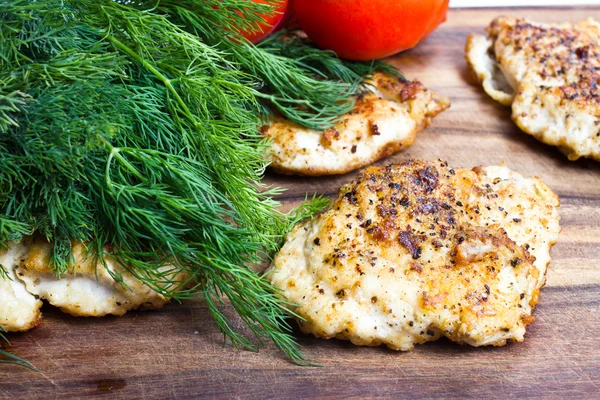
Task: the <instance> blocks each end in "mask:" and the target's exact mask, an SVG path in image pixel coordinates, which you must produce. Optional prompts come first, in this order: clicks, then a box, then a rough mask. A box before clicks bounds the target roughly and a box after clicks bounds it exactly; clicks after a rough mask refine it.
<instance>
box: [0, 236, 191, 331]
mask: <svg viewBox="0 0 600 400" xmlns="http://www.w3.org/2000/svg"><path fill="white" fill-rule="evenodd" d="M51 249H52V244H51V243H48V242H47V241H45V240H43V239H42V238H40V237H36V238H31V237H28V238H26V239H24V240H23V241H22V242H21V243H12V242H10V243H9V247H8V249H6V250H2V251H3V252H4V253H2V254H0V264H2V265H3V266H4V267H5V269H6V270H7V272H8V277H9V278H10V279H2V278H0V326H2V327H3V328H5V329H6V330H8V331H20V330H28V329H31V328H33V327H35V326H36V325H37V324H38V322H39V321H41V313H40V308H41V305H42V302H41V301H40V299H41V300H46V301H47V302H48V303H50V304H51V305H53V306H56V307H59V308H60V309H61V310H62V311H63V312H66V313H69V314H71V315H74V316H81V317H101V316H105V315H119V316H120V315H123V314H125V313H126V312H127V311H129V310H134V309H139V308H141V309H152V308H159V307H162V306H163V305H164V304H166V303H167V301H168V298H165V297H164V296H163V295H161V294H159V293H157V292H156V291H154V290H153V289H152V288H150V287H149V286H147V285H145V284H144V283H142V282H141V281H140V280H139V279H137V278H136V277H135V276H133V275H132V274H131V273H130V272H128V271H127V270H126V269H125V268H123V266H121V265H120V264H119V263H118V262H116V260H115V259H114V258H112V257H105V258H104V259H103V260H100V259H98V258H97V257H93V255H92V254H91V253H88V251H87V249H86V247H85V246H84V245H83V244H82V243H75V244H73V249H72V250H73V256H74V263H73V265H72V267H71V268H70V269H69V271H68V273H67V274H65V275H63V276H61V277H57V276H56V275H55V274H54V272H53V270H52V267H51V262H50V254H51ZM164 274H165V279H166V280H168V279H169V277H171V280H172V282H173V285H179V284H180V283H181V282H183V280H184V279H185V277H184V276H183V274H176V273H175V272H173V271H171V270H170V269H169V267H168V266H165V267H164Z"/></svg>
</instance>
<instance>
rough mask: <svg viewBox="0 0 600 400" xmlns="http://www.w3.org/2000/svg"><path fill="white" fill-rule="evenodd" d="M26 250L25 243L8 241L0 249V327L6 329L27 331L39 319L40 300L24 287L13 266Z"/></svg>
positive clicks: (18, 261)
mask: <svg viewBox="0 0 600 400" xmlns="http://www.w3.org/2000/svg"><path fill="white" fill-rule="evenodd" d="M26 252H27V247H26V243H23V242H22V243H14V242H8V243H7V247H6V248H3V249H0V266H1V267H0V268H2V269H3V271H4V272H5V273H3V274H0V327H2V328H3V329H4V330H7V331H13V332H14V331H27V330H29V329H31V328H34V327H35V326H37V325H38V324H39V322H40V321H41V317H42V314H41V312H40V308H42V302H41V301H40V300H38V299H37V298H36V297H35V296H34V295H32V294H31V293H29V292H28V291H27V290H26V289H25V285H24V284H23V282H21V281H20V280H19V279H17V277H16V275H15V268H16V266H17V265H18V264H19V263H20V262H21V259H22V257H24V256H25V254H26Z"/></svg>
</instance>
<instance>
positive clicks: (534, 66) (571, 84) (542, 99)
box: [466, 17, 600, 160]
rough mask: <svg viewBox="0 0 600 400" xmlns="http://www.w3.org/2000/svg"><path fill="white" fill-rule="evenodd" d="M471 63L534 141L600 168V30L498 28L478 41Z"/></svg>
mask: <svg viewBox="0 0 600 400" xmlns="http://www.w3.org/2000/svg"><path fill="white" fill-rule="evenodd" d="M466 59H467V63H468V65H469V66H470V68H471V69H472V70H473V72H474V73H475V74H476V75H477V77H478V79H479V80H480V81H481V83H482V85H483V88H484V90H485V91H486V92H487V93H488V94H489V95H490V96H491V97H492V98H493V99H495V100H497V101H499V102H500V103H502V104H504V105H510V106H511V107H512V119H513V120H514V121H515V123H516V124H517V125H518V126H519V127H520V128H521V129H522V130H523V131H524V132H526V133H528V134H530V135H533V136H534V137H535V138H536V139H538V140H540V141H542V142H544V143H546V144H550V145H553V146H558V147H559V148H560V150H561V151H562V152H564V153H565V154H566V155H567V156H568V158H569V159H570V160H577V159H578V158H580V157H588V158H592V159H596V160H600V89H599V88H598V81H599V80H600V24H599V23H598V22H597V21H595V20H593V19H591V18H589V19H587V20H585V21H582V22H579V23H565V24H555V25H551V24H541V23H536V22H531V21H527V20H525V19H521V18H509V17H501V18H497V19H495V20H494V21H492V23H491V25H490V27H489V28H488V29H487V36H484V35H479V34H471V35H470V36H469V37H468V39H467V45H466Z"/></svg>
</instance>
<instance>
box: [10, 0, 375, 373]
mask: <svg viewBox="0 0 600 400" xmlns="http://www.w3.org/2000/svg"><path fill="white" fill-rule="evenodd" d="M269 12H272V8H271V7H270V5H269V4H268V3H267V4H256V3H253V2H247V1H243V0H222V1H216V0H206V1H192V0H185V1H174V0H173V1H152V2H148V1H130V0H119V1H111V0H38V1H30V0H13V1H10V2H0V245H1V246H6V245H7V243H8V242H9V241H19V240H20V239H21V238H22V237H23V236H25V235H30V234H32V233H35V232H37V233H39V234H42V235H44V236H45V237H46V238H47V239H48V240H49V241H52V242H53V251H52V256H51V265H52V267H53V269H54V272H55V273H56V275H57V276H58V277H60V276H62V275H64V274H65V273H67V272H68V271H69V269H70V268H71V266H72V263H73V255H72V253H71V244H72V242H73V241H82V242H84V243H86V245H87V247H88V250H89V254H90V255H89V256H90V257H95V258H97V259H98V260H100V261H101V260H102V259H103V256H104V252H105V248H107V247H105V245H109V248H112V249H114V252H115V253H116V254H115V256H116V259H118V260H120V261H121V262H122V265H123V267H124V268H126V269H127V270H128V271H129V272H130V273H131V274H133V275H134V276H135V277H137V278H138V279H140V280H141V281H142V282H144V283H145V284H147V285H148V286H149V287H151V288H152V289H154V290H156V291H157V292H159V293H161V294H163V295H165V296H167V297H172V298H174V299H175V300H183V299H203V300H204V301H205V303H206V305H207V307H208V310H209V311H210V313H211V315H212V316H213V318H214V320H215V321H216V323H217V325H218V327H219V328H220V329H221V331H222V332H223V333H224V335H225V338H226V339H229V340H230V341H231V342H232V344H233V345H234V346H236V347H241V348H247V349H251V350H257V349H258V347H259V346H260V344H261V343H262V341H263V340H264V339H270V340H272V341H273V342H274V343H275V345H276V346H277V347H278V348H280V349H281V350H282V351H283V352H284V353H285V354H287V355H288V356H289V357H290V358H291V359H292V360H293V361H294V362H297V363H305V362H306V360H305V359H304V356H303V355H302V353H301V352H300V350H299V348H298V346H297V344H296V342H295V339H294V338H293V336H291V334H290V331H291V327H290V325H289V315H288V313H287V307H286V306H287V304H286V303H285V302H283V301H282V300H281V299H280V298H279V297H278V296H277V293H276V292H275V290H274V289H273V287H272V286H271V285H270V284H269V283H268V282H267V281H265V280H264V279H263V278H262V277H261V276H260V275H259V274H257V273H256V272H254V271H253V270H252V269H251V268H250V266H251V265H256V264H259V263H262V262H264V261H265V260H266V259H268V257H269V256H270V255H271V254H272V253H273V252H274V251H276V250H277V249H278V247H279V246H280V244H281V241H282V239H283V237H284V235H285V233H286V232H287V231H288V230H289V229H290V228H291V224H293V223H295V222H296V221H298V220H300V219H302V218H306V217H309V216H310V215H312V214H314V213H315V212H316V211H318V210H319V209H320V208H321V207H322V206H323V205H324V202H325V200H324V199H314V200H313V201H312V202H310V203H308V204H307V205H305V206H303V207H301V208H300V209H299V210H297V212H296V213H294V214H293V215H284V214H282V213H280V212H279V211H277V207H278V205H279V204H278V203H277V202H276V201H275V200H274V196H276V195H277V194H278V193H280V191H281V190H280V189H277V188H266V187H264V186H263V185H262V184H261V182H260V180H261V178H262V175H263V172H264V170H265V168H266V166H267V162H266V160H265V157H264V154H265V150H266V148H267V145H268V144H267V143H266V142H265V141H264V139H263V138H262V136H261V134H260V132H259V130H258V127H259V126H260V125H261V123H262V122H263V121H264V118H266V116H267V115H268V113H269V112H270V111H269V110H270V109H271V108H273V107H274V108H275V109H276V110H277V111H278V112H280V113H281V114H283V115H285V116H287V117H288V118H290V119H292V120H294V121H296V122H298V123H301V124H303V125H305V126H309V127H313V128H318V129H322V128H325V127H328V126H330V125H331V124H332V123H333V122H334V121H335V119H336V118H337V117H338V116H339V115H340V114H342V113H344V112H346V111H348V110H350V109H351V108H352V106H353V100H352V99H351V98H350V96H351V95H352V94H354V93H356V92H357V91H358V90H359V89H360V87H361V85H362V84H363V80H364V77H363V76H362V75H361V74H362V73H363V72H364V73H365V74H368V73H370V72H371V71H373V70H374V68H384V67H383V66H382V65H379V64H364V65H363V64H360V65H359V64H354V63H345V62H342V61H340V60H338V59H337V58H335V57H334V56H333V55H332V54H331V53H328V52H324V51H322V50H319V49H316V48H310V50H309V48H305V47H306V46H307V45H306V44H305V43H303V42H301V41H299V40H296V39H293V38H292V39H291V40H288V39H287V38H284V37H283V36H278V37H276V38H274V39H273V40H270V41H268V42H267V43H266V44H265V45H264V46H261V47H256V46H254V45H251V44H250V43H248V42H247V41H245V40H244V39H243V38H241V37H240V36H239V35H238V34H237V33H235V30H234V29H233V27H238V28H239V27H242V28H243V29H248V30H252V29H257V24H258V23H259V22H260V18H259V17H258V15H259V14H261V13H262V14H265V13H269ZM298 52H305V53H303V54H304V56H302V57H297V55H298ZM179 272H184V273H185V276H186V277H187V278H185V279H183V280H178V279H177V278H175V277H176V276H180V275H179V274H178V273H179ZM113 278H114V279H115V280H117V281H121V277H120V276H118V275H114V276H113ZM224 299H227V300H229V302H230V303H231V305H232V306H233V307H234V309H235V310H236V311H237V313H238V315H239V316H240V318H241V319H242V321H244V323H245V324H246V326H247V327H248V329H249V331H250V332H251V335H250V337H247V336H245V335H243V334H242V333H240V332H238V331H236V330H234V329H233V327H232V324H231V321H230V320H229V319H228V318H227V317H226V316H225V315H224V314H223V312H222V307H223V305H224V304H225V303H224V301H225V300H224Z"/></svg>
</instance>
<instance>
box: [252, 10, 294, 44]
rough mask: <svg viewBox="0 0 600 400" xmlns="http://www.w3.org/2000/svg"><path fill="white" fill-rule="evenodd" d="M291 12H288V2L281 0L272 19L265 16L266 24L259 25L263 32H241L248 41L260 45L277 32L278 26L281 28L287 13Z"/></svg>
mask: <svg viewBox="0 0 600 400" xmlns="http://www.w3.org/2000/svg"><path fill="white" fill-rule="evenodd" d="M251 1H252V2H254V3H260V4H265V3H266V1H264V0H251ZM290 12H291V10H290V11H289V12H288V0H280V1H278V2H277V6H276V7H275V13H274V14H273V15H272V16H270V17H266V16H263V19H264V20H265V22H264V23H262V24H260V25H259V26H260V28H261V31H262V32H261V31H257V32H245V31H241V32H240V33H241V34H242V36H244V37H245V38H246V39H248V40H249V41H251V42H252V43H258V42H260V41H261V40H263V39H264V38H266V37H267V36H269V35H270V34H271V33H272V32H273V31H274V30H275V28H277V26H279V25H280V24H281V22H282V21H283V19H284V16H285V15H286V13H287V14H288V15H289V13H290Z"/></svg>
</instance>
